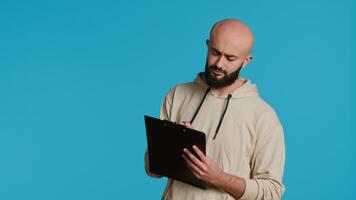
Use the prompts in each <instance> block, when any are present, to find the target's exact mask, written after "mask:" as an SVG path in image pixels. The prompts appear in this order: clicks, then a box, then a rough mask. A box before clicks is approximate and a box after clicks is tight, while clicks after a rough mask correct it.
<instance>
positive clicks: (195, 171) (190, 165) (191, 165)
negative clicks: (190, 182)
mask: <svg viewBox="0 0 356 200" xmlns="http://www.w3.org/2000/svg"><path fill="white" fill-rule="evenodd" d="M182 157H183V159H184V160H185V163H186V165H187V167H188V168H189V169H190V171H191V172H192V173H193V174H194V176H196V177H197V178H200V175H202V172H201V171H200V169H199V168H198V167H197V166H196V165H195V164H194V163H193V162H192V161H191V160H190V159H189V158H188V157H187V156H186V155H184V154H182Z"/></svg>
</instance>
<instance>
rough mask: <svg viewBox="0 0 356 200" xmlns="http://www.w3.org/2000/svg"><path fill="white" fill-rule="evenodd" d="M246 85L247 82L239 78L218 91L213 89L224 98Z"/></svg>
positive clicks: (213, 90)
mask: <svg viewBox="0 0 356 200" xmlns="http://www.w3.org/2000/svg"><path fill="white" fill-rule="evenodd" d="M244 83H245V81H243V80H242V79H241V78H238V79H237V80H236V81H235V82H234V83H233V84H231V85H229V86H226V87H223V88H218V89H215V88H212V92H214V93H215V94H217V95H218V96H224V95H227V94H230V93H231V92H233V91H235V90H236V89H237V88H239V87H241V86H242V85H243V84H244Z"/></svg>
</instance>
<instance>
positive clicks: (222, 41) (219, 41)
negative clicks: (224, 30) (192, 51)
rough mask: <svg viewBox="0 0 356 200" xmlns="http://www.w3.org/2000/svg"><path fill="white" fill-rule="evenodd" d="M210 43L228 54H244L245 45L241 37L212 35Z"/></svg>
mask: <svg viewBox="0 0 356 200" xmlns="http://www.w3.org/2000/svg"><path fill="white" fill-rule="evenodd" d="M210 42H211V43H210V44H211V46H212V47H214V48H216V49H217V50H219V51H222V52H224V53H226V54H238V55H240V54H244V52H245V49H246V48H245V47H244V44H243V42H244V41H241V39H239V38H236V37H235V38H231V37H224V36H219V37H211V38H210Z"/></svg>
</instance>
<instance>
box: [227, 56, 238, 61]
mask: <svg viewBox="0 0 356 200" xmlns="http://www.w3.org/2000/svg"><path fill="white" fill-rule="evenodd" d="M226 60H227V61H229V62H233V61H235V60H236V57H230V56H227V57H226Z"/></svg>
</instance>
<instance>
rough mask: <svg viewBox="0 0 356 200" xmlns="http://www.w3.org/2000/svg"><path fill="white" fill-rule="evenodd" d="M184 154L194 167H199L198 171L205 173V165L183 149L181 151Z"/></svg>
mask: <svg viewBox="0 0 356 200" xmlns="http://www.w3.org/2000/svg"><path fill="white" fill-rule="evenodd" d="M183 151H184V153H185V154H186V156H187V157H188V158H189V159H190V160H191V161H192V162H193V163H194V164H195V165H196V166H198V167H199V169H200V170H203V171H206V169H207V167H206V165H205V164H204V163H203V162H201V161H200V160H199V159H198V158H197V157H195V155H193V154H192V153H191V152H190V151H189V150H188V149H186V148H184V149H183Z"/></svg>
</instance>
